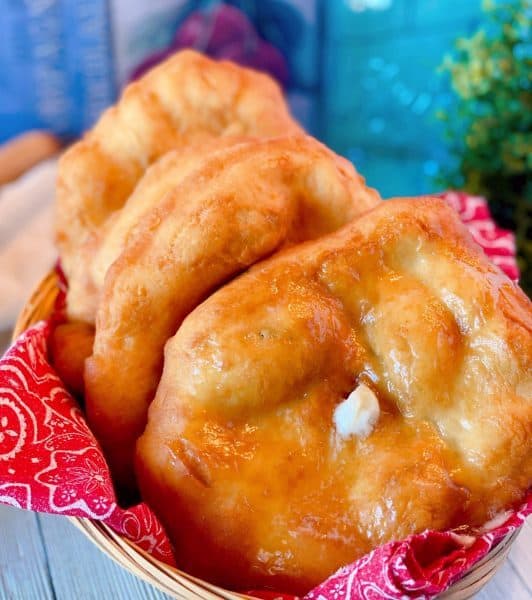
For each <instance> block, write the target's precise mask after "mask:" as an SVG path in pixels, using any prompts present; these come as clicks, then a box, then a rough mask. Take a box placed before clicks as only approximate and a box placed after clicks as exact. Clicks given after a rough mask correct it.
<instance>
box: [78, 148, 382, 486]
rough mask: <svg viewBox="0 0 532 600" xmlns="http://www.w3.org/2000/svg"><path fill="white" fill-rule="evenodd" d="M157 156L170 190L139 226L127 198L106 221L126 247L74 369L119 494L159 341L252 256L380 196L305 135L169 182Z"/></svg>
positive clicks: (305, 235) (171, 171) (222, 155)
mask: <svg viewBox="0 0 532 600" xmlns="http://www.w3.org/2000/svg"><path fill="white" fill-rule="evenodd" d="M163 160H164V161H165V162H164V165H163V167H164V168H161V169H160V170H159V172H158V175H159V177H160V178H161V179H160V183H159V188H160V189H162V188H164V187H165V185H164V184H163V183H161V181H162V178H168V179H169V180H171V181H172V186H170V187H171V190H170V191H168V193H165V194H162V195H159V196H156V197H153V198H151V200H150V209H149V211H147V212H145V213H144V214H143V217H142V219H139V218H138V213H137V210H136V208H135V207H136V206H138V204H137V203H136V202H133V204H132V215H133V216H132V218H131V219H130V217H129V208H130V206H129V202H128V205H126V207H125V208H124V210H123V211H122V214H121V215H120V217H119V218H118V219H117V222H116V235H117V236H118V237H120V236H121V239H122V240H126V239H127V243H125V244H124V243H123V242H120V243H119V244H118V246H119V247H122V246H123V250H122V251H121V253H119V256H118V258H117V259H116V260H114V262H112V260H111V259H109V258H106V259H105V260H107V262H108V263H109V262H112V266H111V267H110V268H109V270H108V271H107V274H106V276H105V279H104V286H103V291H102V296H101V302H100V306H99V310H98V313H97V321H96V337H95V343H94V352H93V355H92V356H91V357H90V358H89V359H88V360H87V362H86V368H85V393H86V406H87V414H88V418H89V422H90V424H91V427H92V428H93V431H94V432H95V433H96V435H97V437H98V439H99V440H100V442H101V444H102V445H103V447H104V450H105V451H106V453H107V456H108V459H109V462H110V464H111V468H112V470H113V472H114V474H115V477H116V479H117V481H118V483H119V484H120V485H122V486H123V487H126V488H132V487H133V486H134V482H133V460H132V459H133V452H134V444H135V441H136V439H137V438H138V436H139V435H140V434H141V433H142V431H143V429H144V426H145V422H146V412H147V408H148V405H149V403H150V401H151V400H152V398H153V396H154V394H155V389H156V387H157V384H158V382H159V377H160V374H161V370H162V360H163V347H164V344H165V342H166V341H167V340H168V338H169V337H171V336H172V335H173V334H174V333H175V332H176V330H177V328H178V326H179V325H180V323H181V321H182V320H183V318H184V317H185V316H186V315H187V314H188V313H189V312H190V311H191V310H192V309H193V308H195V306H196V305H197V304H198V303H199V302H201V301H202V300H203V299H204V298H205V297H206V296H207V295H208V294H209V293H211V292H212V291H213V290H214V289H215V288H216V287H217V286H219V285H220V284H222V283H224V282H225V281H227V280H229V279H230V278H231V277H233V276H235V275H236V274H238V273H240V272H241V271H243V270H244V269H246V268H247V267H249V266H250V265H252V264H254V263H255V262H256V261H258V260H260V259H262V258H264V257H266V256H268V255H270V254H272V253H273V252H275V251H277V250H279V249H280V248H282V247H283V246H286V245H290V244H294V243H297V242H300V241H302V240H308V239H314V238H316V237H318V236H320V235H322V234H325V233H329V232H330V231H333V230H335V229H337V228H339V227H340V226H342V225H344V224H345V223H347V222H348V221H350V220H351V219H353V218H354V217H355V216H356V215H358V214H360V213H361V212H363V211H365V210H368V209H370V208H371V207H372V206H374V205H375V204H376V203H377V202H378V201H379V200H378V196H377V194H376V193H375V192H374V191H372V190H369V189H368V188H366V187H365V185H364V182H363V180H362V178H361V177H360V176H358V175H357V174H356V172H355V171H354V169H353V167H352V166H351V165H350V163H348V162H347V161H345V160H344V159H342V158H340V157H338V156H337V155H335V154H334V153H333V152H331V151H330V150H328V149H327V148H325V146H323V145H322V144H320V143H319V142H317V141H316V140H314V139H313V138H311V137H307V136H289V137H285V138H272V139H269V140H251V141H246V142H244V141H242V142H238V143H232V144H229V145H228V146H227V147H225V148H218V149H217V150H216V151H215V152H213V153H207V155H206V156H205V157H203V159H202V160H201V161H200V163H199V164H198V168H197V169H195V170H193V171H191V172H190V173H189V174H188V176H187V177H185V178H184V179H183V180H182V181H181V183H179V184H177V185H173V184H174V183H175V180H176V176H175V168H178V169H180V168H181V167H180V165H179V162H178V161H173V160H172V158H171V157H170V158H168V159H166V158H165V159H163ZM154 168H158V166H156V167H154ZM152 174H153V171H152V172H151V173H149V174H148V175H147V177H152ZM141 185H142V186H143V187H144V184H141ZM139 189H140V186H139ZM145 191H146V192H147V190H145ZM103 251H104V252H107V250H106V249H105V248H104V249H103ZM110 252H111V255H113V252H115V253H116V248H115V249H114V250H113V249H112V248H111V249H110Z"/></svg>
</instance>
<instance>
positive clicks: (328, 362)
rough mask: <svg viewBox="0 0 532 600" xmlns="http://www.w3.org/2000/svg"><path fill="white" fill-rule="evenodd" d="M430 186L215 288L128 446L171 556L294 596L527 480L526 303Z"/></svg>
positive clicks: (530, 457) (531, 341)
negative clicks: (429, 194) (424, 193)
mask: <svg viewBox="0 0 532 600" xmlns="http://www.w3.org/2000/svg"><path fill="white" fill-rule="evenodd" d="M531 307H532V305H531V303H530V301H529V300H528V299H527V298H526V296H525V295H524V294H523V293H522V292H521V291H520V290H519V288H518V287H517V286H515V285H514V284H513V283H511V282H510V281H509V280H508V279H507V278H506V276H504V275H503V274H502V273H501V272H500V271H499V270H498V269H497V268H496V267H494V266H493V265H491V264H490V263H489V262H488V260H487V258H486V257H485V256H484V255H483V254H482V252H481V251H480V249H479V248H478V247H477V246H476V245H475V244H474V243H473V241H472V240H471V237H470V235H469V234H468V233H467V231H466V230H465V228H464V226H463V225H462V224H461V223H460V222H459V219H458V216H457V215H456V214H455V213H454V212H453V211H452V210H451V209H450V208H449V207H448V206H447V205H446V204H445V203H444V202H443V201H440V200H436V199H422V200H419V199H402V200H392V201H389V202H384V203H381V204H380V205H379V206H378V207H377V208H375V209H374V210H372V211H370V212H368V213H366V214H365V215H363V216H361V217H359V218H358V219H356V220H355V221H353V222H352V223H350V224H349V225H347V226H346V227H344V228H343V229H341V230H340V231H338V232H336V233H333V234H331V235H329V236H326V237H322V238H320V239H319V240H317V241H314V242H310V243H307V244H305V245H302V246H298V247H295V248H293V249H290V250H287V251H285V252H282V253H280V254H277V255H275V256H274V257H272V258H270V259H268V260H265V261H263V262H262V263H259V264H258V265H256V266H255V267H253V268H251V269H250V270H249V271H248V272H247V273H245V274H244V275H242V276H241V277H240V278H238V279H236V280H234V281H232V282H231V283H229V284H228V285H227V286H225V287H223V288H221V289H220V290H218V291H217V292H215V293H214V294H213V295H211V296H210V297H209V298H208V299H207V300H206V301H205V302H204V303H202V304H201V305H200V306H198V307H197V308H196V309H195V310H194V311H193V312H192V313H191V314H189V316H188V317H187V318H186V319H185V320H184V322H183V324H182V325H181V327H180V328H179V330H178V331H177V334H176V335H175V336H174V337H173V338H172V339H171V340H170V341H169V342H168V343H167V345H166V348H165V359H164V371H163V375H162V378H161V381H160V384H159V387H158V390H157V395H156V398H155V400H154V401H153V403H152V404H151V407H150V410H149V419H148V425H147V428H146V431H145V433H144V434H143V435H142V437H141V438H140V440H139V442H138V446H137V449H138V450H137V476H138V481H139V485H140V488H141V493H142V495H143V498H144V499H145V500H147V501H148V503H149V504H150V505H151V506H152V507H153V509H154V510H155V511H156V513H157V515H158V516H159V517H160V518H161V520H162V522H163V524H164V526H165V528H166V531H167V532H168V533H169V535H170V537H171V539H172V540H173V543H174V545H175V548H176V555H177V560H178V565H179V566H180V567H181V568H183V569H184V570H186V571H187V572H190V573H192V574H194V575H197V576H200V577H203V578H205V579H208V580H209V581H213V582H216V583H218V584H221V585H224V586H226V587H229V588H238V589H254V588H263V587H266V588H272V589H275V590H283V591H287V592H295V593H304V592H305V591H307V590H308V589H309V588H311V587H312V586H314V585H315V584H317V583H319V582H320V581H321V580H323V579H324V578H326V577H327V576H328V575H329V574H331V573H332V572H333V571H334V570H335V569H336V568H338V567H340V566H341V565H343V564H346V563H349V562H351V561H353V560H354V559H356V558H357V557H360V556H361V555H363V554H365V553H366V552H368V551H369V550H371V549H372V548H375V547H376V546H378V545H380V544H382V543H384V542H386V541H388V540H391V539H400V538H403V537H404V536H406V535H408V534H411V533H413V532H419V531H421V530H424V529H425V528H435V529H446V528H451V527H455V526H459V525H463V524H467V525H470V526H476V525H480V524H482V523H484V522H485V521H486V520H488V519H489V518H491V517H493V516H494V515H495V514H496V513H497V512H498V511H501V510H503V509H505V508H507V507H508V506H510V505H512V504H514V503H515V502H517V501H519V500H520V499H522V497H523V496H524V493H525V492H526V490H527V488H528V487H529V486H530V484H531V483H532V452H531V450H532V449H531V443H530V440H531V435H532V402H531V400H532V310H531Z"/></svg>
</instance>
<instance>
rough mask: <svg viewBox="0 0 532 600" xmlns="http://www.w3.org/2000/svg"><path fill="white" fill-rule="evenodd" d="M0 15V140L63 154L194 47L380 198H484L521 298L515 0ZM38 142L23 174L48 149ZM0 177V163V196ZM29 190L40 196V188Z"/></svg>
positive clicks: (191, 0)
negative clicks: (276, 90) (274, 101)
mask: <svg viewBox="0 0 532 600" xmlns="http://www.w3.org/2000/svg"><path fill="white" fill-rule="evenodd" d="M0 11H1V12H0V59H1V65H2V68H1V69H0V143H6V142H8V140H12V139H13V138H14V137H15V136H17V135H19V134H21V133H23V132H25V131H28V130H44V131H46V132H51V133H53V134H54V136H56V137H57V139H58V140H59V144H61V145H64V144H67V143H69V142H71V141H72V140H74V139H76V137H77V136H79V135H80V134H81V133H82V132H83V131H84V130H85V129H87V128H88V127H90V126H91V125H92V124H93V123H94V121H95V120H96V119H97V117H98V116H99V114H100V113H101V112H102V110H103V109H104V108H105V107H107V106H108V105H109V104H111V103H112V102H114V101H115V99H116V98H117V95H118V94H119V93H120V90H121V89H122V88H123V86H124V85H125V84H126V83H127V82H128V81H131V80H132V79H135V78H136V77H138V76H140V75H141V74H142V73H143V72H145V71H146V70H147V69H148V68H150V67H151V66H153V65H154V64H156V63H157V62H158V61H160V60H162V59H164V58H165V57H166V56H168V55H169V54H171V53H172V52H175V51H176V50H178V49H180V48H184V47H194V48H197V49H199V50H202V51H203V52H205V53H207V54H209V55H211V56H213V57H218V58H229V59H231V60H234V61H236V62H239V63H241V64H245V65H249V66H252V67H255V68H257V69H261V70H264V71H266V72H268V73H270V74H271V75H272V76H273V77H275V78H276V79H277V80H278V81H279V83H280V84H281V85H282V87H283V88H284V90H285V92H286V95H287V97H288V99H289V102H290V104H291V106H292V109H293V112H294V113H295V115H296V116H297V118H298V119H299V120H300V121H301V122H302V123H303V125H304V126H305V127H306V128H307V130H308V131H309V132H310V133H312V134H314V135H315V136H317V137H319V138H320V139H322V140H323V141H325V142H326V143H327V144H328V145H330V146H331V147H332V148H333V149H334V150H336V151H337V152H339V153H341V154H343V155H345V156H346V157H348V158H349V159H351V160H352V161H353V162H354V163H355V165H356V167H357V169H358V170H359V171H360V172H361V173H362V174H363V175H364V176H365V177H366V178H367V180H368V182H369V184H370V185H372V186H374V187H376V188H378V189H379V191H380V192H381V194H382V195H383V196H384V197H390V196H396V195H418V194H424V193H431V192H436V191H439V190H442V189H450V188H454V189H463V190H466V191H468V192H470V193H473V194H482V195H484V196H486V197H487V198H488V200H489V202H490V207H491V210H492V213H493V215H494V216H495V218H496V219H497V221H498V223H499V224H500V225H501V226H503V227H505V228H510V229H512V230H514V231H515V232H516V235H517V240H518V246H519V253H520V267H521V270H522V280H521V281H522V285H523V287H525V288H526V289H527V290H528V292H529V293H530V290H531V288H532V283H531V273H530V264H531V262H532V261H531V258H530V257H531V241H530V240H531V237H532V236H531V231H532V219H531V206H532V188H531V183H530V182H531V178H530V172H531V168H532V132H531V130H532V87H531V85H532V70H531V66H532V42H531V38H530V22H531V17H532V2H531V1H530V0H484V1H482V0H225V1H223V2H220V1H213V0H150V2H143V1H141V0H77V1H75V0H26V1H25V2H14V1H12V0H0ZM40 143H41V149H40V150H39V151H36V152H35V151H34V150H33V149H31V148H30V149H28V148H29V147H28V146H27V147H26V149H25V151H24V153H23V154H24V156H25V157H26V159H27V160H26V162H29V163H31V162H32V161H33V162H37V161H38V160H39V159H40V158H42V157H43V156H47V155H48V154H53V153H54V152H55V151H56V150H57V145H56V143H55V138H54V139H51V140H50V138H47V139H46V140H45V141H44V142H43V141H42V140H41V142H40ZM32 153H34V154H35V157H34V158H32V156H33V154H32ZM1 156H5V155H0V157H1ZM9 160H11V161H13V158H12V156H11V157H10V159H9ZM17 161H18V159H17V158H15V159H14V162H15V168H14V169H13V168H11V169H7V170H8V171H9V172H10V173H8V174H7V175H5V174H4V176H3V177H4V182H5V180H6V179H7V178H8V176H9V177H10V178H11V179H12V178H13V177H14V176H15V175H18V174H19V173H20V172H21V171H22V170H23V166H24V165H20V164H19V162H17ZM3 162H4V171H5V170H6V165H7V164H8V162H9V161H8V160H7V159H5V160H4V161H3ZM22 162H24V161H22ZM1 169H2V159H1V158H0V183H1V182H2V178H1V177H2V175H1ZM34 185H35V186H37V187H38V188H39V189H40V191H41V194H42V193H43V192H44V191H46V193H49V194H53V189H52V191H50V192H48V188H46V186H47V185H48V186H52V188H53V179H52V178H50V176H49V175H48V179H47V180H46V185H44V184H42V185H41V186H40V187H39V183H38V181H35V182H34ZM43 186H44V187H43ZM30 187H31V186H30ZM4 196H5V194H4ZM3 204H4V213H2V197H1V196H0V245H1V244H2V236H4V238H5V239H7V237H6V236H7V235H8V233H7V232H8V228H7V226H5V227H4V228H3V229H2V220H4V221H5V223H7V221H6V220H5V219H6V217H5V216H3V215H4V214H5V211H6V210H8V209H6V201H5V199H4V202H3ZM8 212H9V214H10V215H11V217H12V216H13V210H12V208H11V209H9V210H8ZM32 214H33V211H32ZM10 235H12V234H10ZM5 239H4V242H5ZM0 258H1V257H0ZM10 264H11V267H10V268H11V269H12V270H13V269H14V268H15V267H14V266H13V264H12V263H10ZM17 269H18V267H17ZM1 270H2V263H1V260H0V271H1ZM0 325H1V324H0Z"/></svg>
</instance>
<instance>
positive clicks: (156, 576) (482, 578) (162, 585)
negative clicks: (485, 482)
mask: <svg viewBox="0 0 532 600" xmlns="http://www.w3.org/2000/svg"><path fill="white" fill-rule="evenodd" d="M58 293H59V277H58V275H57V273H56V271H55V270H50V271H49V272H48V273H47V275H46V276H45V277H44V278H43V279H42V280H41V281H40V282H39V284H38V285H37V286H36V288H35V290H34V291H33V293H32V294H31V296H30V298H29V300H28V302H27V303H26V304H25V305H24V307H23V309H22V310H21V312H20V314H19V317H18V319H17V321H16V324H15V327H14V329H13V341H15V340H16V338H18V337H19V335H20V334H21V333H23V332H24V331H25V330H26V329H28V328H29V327H30V326H31V325H34V324H35V323H37V322H38V321H41V320H43V319H46V318H47V317H48V316H50V314H51V312H52V310H53V308H54V305H55V300H56V298H57V295H58ZM67 518H68V519H69V520H70V521H71V522H72V523H73V524H74V525H75V526H76V527H77V528H78V529H79V530H80V531H82V532H83V534H84V535H85V536H86V537H88V538H89V539H90V541H91V542H92V543H93V544H95V545H96V546H97V547H98V548H99V549H100V550H101V551H102V552H104V553H105V554H107V556H109V557H110V558H111V559H113V560H114V561H115V562H117V563H118V564H119V565H120V566H121V567H123V568H125V569H127V570H128V571H130V572H131V573H133V574H134V575H136V576H137V577H140V578H141V579H143V580H144V581H146V582H148V583H150V584H151V585H153V586H155V587H156V588H158V589H159V590H161V591H162V592H164V593H166V594H168V595H170V596H173V597H174V598H178V599H180V600H193V599H198V598H199V599H202V600H220V599H223V600H243V599H251V598H252V597H251V596H247V595H245V594H241V593H238V592H233V591H230V590H226V589H224V588H221V587H219V586H216V585H214V584H211V583H208V582H207V581H204V580H202V579H198V578H196V577H193V576H192V575H189V574H188V573H186V572H184V571H181V570H179V569H177V568H175V567H171V566H169V565H167V564H166V563H163V562H162V561H160V560H158V559H156V558H154V557H153V556H151V555H150V554H149V553H148V552H146V551H145V550H143V549H142V548H140V547H139V546H137V545H136V544H134V543H133V542H131V541H129V540H127V539H126V538H124V537H121V536H120V535H118V534H117V533H116V532H115V531H113V530H112V529H111V528H110V527H109V526H108V525H106V524H105V523H103V522H102V521H96V520H92V519H88V518H82V517H67ZM519 533H520V529H517V530H516V531H514V532H512V533H511V534H509V535H507V536H506V537H505V538H503V539H502V540H501V541H500V542H499V543H498V544H497V545H496V546H495V547H494V548H492V549H491V550H490V552H489V553H488V554H487V555H486V556H485V557H483V558H482V559H481V560H480V561H479V562H478V563H477V564H476V565H474V566H473V567H472V568H471V569H470V570H469V571H468V572H466V573H465V575H464V576H463V577H462V578H460V579H459V580H458V581H456V582H454V583H453V584H452V585H451V586H450V587H449V589H448V590H446V591H445V592H443V593H442V594H440V595H439V596H438V598H441V599H443V598H445V599H446V600H466V599H468V598H472V597H473V596H474V595H475V594H476V593H477V592H478V591H479V590H480V589H481V588H482V587H484V585H486V583H487V582H488V581H489V580H490V579H491V578H492V577H493V576H494V575H495V573H496V571H497V570H498V569H499V568H500V567H501V566H502V564H503V562H504V560H505V559H506V557H507V555H508V552H509V551H510V548H511V546H512V544H513V543H514V541H515V539H516V538H517V536H518V535H519ZM254 600H256V599H254Z"/></svg>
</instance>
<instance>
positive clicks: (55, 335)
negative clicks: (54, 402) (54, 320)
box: [49, 321, 94, 398]
mask: <svg viewBox="0 0 532 600" xmlns="http://www.w3.org/2000/svg"><path fill="white" fill-rule="evenodd" d="M93 342H94V327H93V326H92V325H89V324H88V323H84V322H82V321H71V322H69V323H62V324H60V325H58V326H57V327H55V328H54V330H53V332H52V334H51V336H50V342H49V348H50V358H51V361H52V364H53V366H54V368H55V370H56V371H57V374H58V375H59V377H60V378H61V380H62V381H63V383H64V384H65V385H66V387H67V388H68V390H69V391H70V392H72V393H73V394H74V395H75V396H77V397H78V398H83V392H84V389H85V384H84V381H83V370H84V368H85V359H86V358H87V357H88V356H90V355H91V354H92V344H93Z"/></svg>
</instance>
